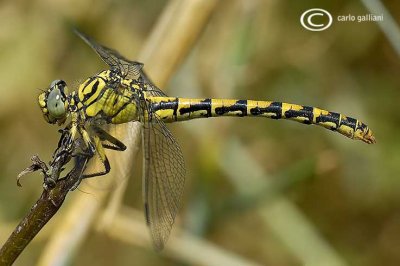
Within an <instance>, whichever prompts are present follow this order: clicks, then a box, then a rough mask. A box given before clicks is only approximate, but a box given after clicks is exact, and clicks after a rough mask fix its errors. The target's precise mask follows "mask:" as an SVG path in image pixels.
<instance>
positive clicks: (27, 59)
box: [0, 0, 400, 265]
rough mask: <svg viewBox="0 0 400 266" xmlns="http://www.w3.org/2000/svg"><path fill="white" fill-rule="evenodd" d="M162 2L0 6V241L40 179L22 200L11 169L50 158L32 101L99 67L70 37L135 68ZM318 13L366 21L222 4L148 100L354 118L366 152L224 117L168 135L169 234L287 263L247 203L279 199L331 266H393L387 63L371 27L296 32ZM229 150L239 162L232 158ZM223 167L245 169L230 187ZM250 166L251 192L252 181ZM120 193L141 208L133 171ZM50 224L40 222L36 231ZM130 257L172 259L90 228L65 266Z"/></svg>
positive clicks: (393, 61) (343, 10)
mask: <svg viewBox="0 0 400 266" xmlns="http://www.w3.org/2000/svg"><path fill="white" fill-rule="evenodd" d="M166 3H167V1H160V0H158V1H156V0H151V1H143V0H141V1H118V2H117V1H114V2H113V1H76V0H73V1H49V0H41V1H34V2H32V1H23V0H21V1H6V2H1V3H0V24H1V25H2V27H1V29H0V62H1V64H0V80H1V82H2V86H0V93H1V98H0V141H1V144H2V145H1V146H2V149H0V173H1V174H0V243H3V242H4V241H5V239H6V238H7V236H8V235H9V233H10V232H11V231H12V230H13V227H14V226H15V225H16V224H17V222H18V221H19V219H20V218H21V217H23V215H24V214H25V213H26V212H27V211H28V210H29V208H30V206H31V205H32V204H33V203H34V202H35V201H36V199H37V197H38V196H39V195H40V191H41V181H42V179H41V177H40V176H39V175H36V176H35V175H32V176H29V177H28V178H26V179H25V180H23V188H22V189H21V188H19V187H17V186H16V184H15V177H16V175H17V173H18V172H20V171H21V170H22V169H24V168H25V167H26V166H27V165H29V164H30V161H29V158H30V156H31V155H33V154H39V155H40V156H41V158H43V159H44V158H47V159H48V160H50V156H51V153H52V151H53V150H54V148H55V146H56V144H57V141H58V137H59V134H58V133H57V129H56V127H55V126H51V125H47V124H46V123H45V122H44V120H43V119H42V116H41V113H40V110H39V108H38V107H37V103H36V98H37V95H38V94H39V90H38V89H44V88H46V87H47V86H48V85H49V84H50V82H51V81H52V80H54V79H59V78H62V79H64V80H66V81H67V83H68V84H69V87H70V88H71V89H75V88H76V87H77V85H78V84H79V82H81V81H83V80H84V79H85V78H87V77H88V76H89V75H92V74H93V73H96V72H98V71H100V70H102V69H103V68H104V67H105V66H104V65H103V63H102V62H101V61H100V60H99V58H98V57H97V55H96V54H94V53H93V52H92V51H91V50H90V49H89V48H88V47H87V46H86V45H85V44H84V43H83V42H82V41H81V40H80V39H79V38H78V37H77V36H75V35H74V34H73V33H72V31H71V26H75V27H78V28H79V29H81V30H82V31H84V32H86V33H88V34H90V35H92V36H94V37H95V38H96V39H98V40H99V41H101V43H104V44H106V45H107V46H110V47H113V48H115V49H117V50H118V51H120V52H121V53H122V54H124V55H126V56H127V57H128V58H132V59H135V58H136V57H135V55H137V53H138V51H139V50H140V47H141V46H142V45H143V44H144V42H145V40H146V37H147V36H148V33H149V32H150V31H151V29H152V26H153V25H154V24H155V22H156V21H157V18H158V17H159V15H160V13H161V12H162V10H163V7H164V6H165V5H166ZM383 4H385V5H387V8H388V9H389V11H390V12H391V13H392V14H393V15H395V14H399V11H400V4H399V3H397V2H394V1H384V2H383ZM316 6H317V7H321V8H324V9H326V10H328V11H329V12H330V13H331V14H333V15H342V14H344V15H346V14H354V15H361V14H366V13H368V11H367V10H366V9H365V7H364V6H363V5H362V3H361V2H359V1H344V0H341V1H335V2H334V3H333V2H332V3H323V4H322V3H320V2H319V1H312V0H309V1H302V2H294V1H273V0H271V1H256V0H252V1H244V0H234V1H221V3H220V4H219V6H218V9H217V10H216V11H215V13H214V14H213V16H212V18H211V19H210V21H209V24H208V25H207V27H206V29H205V31H204V32H203V34H202V36H201V38H200V40H199V41H198V44H197V45H196V47H195V49H193V51H192V52H191V54H190V56H189V57H188V58H187V59H186V60H185V62H184V64H183V65H182V67H181V68H180V70H179V72H178V73H177V74H176V75H175V77H174V78H173V79H172V80H171V81H170V83H169V85H168V86H167V87H166V88H162V89H164V90H165V91H166V92H167V93H168V94H170V95H174V96H182V97H219V98H221V97H226V98H244V99H260V100H263V99H264V100H275V101H285V102H291V103H298V104H304V105H311V106H317V107H323V108H325V109H328V110H332V111H337V112H341V113H344V114H347V115H350V116H352V117H356V118H359V119H360V120H362V121H364V122H366V123H367V124H368V125H369V126H370V127H371V128H372V130H373V131H374V132H375V134H376V138H377V144H376V145H372V146H371V145H365V144H363V143H361V142H356V141H351V140H349V139H347V138H344V137H342V136H340V135H339V134H336V133H332V132H329V131H327V130H322V129H320V128H316V127H307V126H303V125H300V124H297V123H291V122H286V121H272V120H266V119H239V118H222V119H214V120H213V119H209V120H204V121H198V120H197V121H190V122H184V123H182V124H176V125H171V127H170V128H172V130H173V132H174V134H175V135H176V137H177V139H178V141H179V143H180V144H181V146H182V149H183V152H184V155H185V157H186V165H187V180H188V181H187V184H188V185H187V187H186V195H185V199H184V204H183V205H184V207H183V210H182V211H181V212H180V217H179V220H180V221H179V225H182V227H183V228H184V229H185V230H188V231H190V232H191V233H193V234H196V235H199V236H200V237H202V238H205V239H208V240H210V241H211V242H213V243H215V244H217V245H219V246H220V247H223V248H225V249H227V250H230V251H232V252H234V253H236V254H238V255H240V256H243V257H245V258H248V259H250V260H251V261H254V262H257V263H260V264H268V265H298V264H300V261H299V259H298V258H297V257H296V256H295V255H293V254H292V253H291V252H290V251H289V250H290V249H288V247H287V246H286V245H285V244H283V242H282V241H281V239H280V238H279V234H278V235H277V234H276V232H275V231H274V229H273V228H271V227H270V226H268V222H265V220H264V219H263V218H261V215H260V212H259V210H260V206H264V205H265V204H267V205H268V204H272V203H273V202H274V200H275V199H276V198H277V197H281V196H283V197H285V198H286V199H288V200H289V201H290V202H291V203H292V204H293V205H294V206H296V207H297V208H298V209H299V210H300V211H301V214H302V215H303V217H304V219H307V221H308V223H310V224H311V225H312V227H313V230H314V231H316V232H318V234H319V236H320V237H321V239H323V242H324V243H326V244H327V245H328V246H329V247H330V248H331V249H332V250H334V251H335V254H337V256H338V257H339V258H340V259H341V260H342V261H344V262H346V263H348V264H350V265H399V264H400V253H399V252H398V250H399V248H400V212H399V211H400V193H398V191H399V187H400V179H399V178H398V173H399V172H400V152H399V150H400V141H398V139H399V137H398V136H399V134H400V127H399V125H398V124H399V122H400V113H399V112H397V109H398V108H397V107H398V106H397V104H398V103H397V100H396V99H399V98H400V91H399V90H398V88H399V84H400V76H399V75H398V72H399V70H400V63H399V62H400V61H399V55H397V54H396V53H395V52H394V50H393V48H392V46H391V44H390V43H389V42H388V41H387V39H386V38H385V36H384V34H383V33H382V31H381V30H380V29H379V27H378V26H377V25H376V24H375V23H373V22H365V23H356V22H347V23H345V22H343V23H337V22H336V23H334V24H333V25H332V27H331V28H329V29H328V30H326V31H323V32H310V31H306V30H305V29H303V28H302V27H301V25H300V23H299V17H300V15H301V13H302V12H303V11H304V10H306V9H309V8H313V7H316ZM394 19H395V20H396V19H397V20H399V18H398V17H394ZM144 63H146V62H144ZM159 63H160V64H168V62H159ZM238 151H240V153H238V154H243V157H240V156H239V157H234V156H231V153H235V152H236V153H237V152H238ZM120 156H123V154H121V155H120ZM249 158H250V160H248V159H249ZM47 159H46V160H47ZM257 167H258V168H257ZM230 168H231V169H249V171H246V170H243V172H240V174H241V177H238V178H241V179H240V180H239V181H238V180H235V179H234V177H233V176H234V175H235V174H238V173H239V171H240V170H232V171H234V172H233V173H230V172H229V169H230ZM256 168H257V171H256V174H257V173H258V174H260V175H261V177H262V178H261V179H262V180H261V181H260V178H258V179H257V180H258V181H257V182H260V183H252V181H251V180H253V176H252V175H253V172H252V169H256ZM232 171H231V172H232ZM256 174H255V175H256ZM101 178H107V177H101ZM247 180H249V181H247ZM264 181H265V182H267V183H265V182H264ZM131 182H132V183H135V184H132V186H133V187H135V188H136V190H131V192H128V193H127V196H126V202H127V204H130V205H135V206H141V202H140V200H141V199H140V190H139V189H138V187H139V186H140V176H139V175H137V176H136V177H135V178H133V180H132V181H131ZM238 184H240V186H238ZM260 184H261V185H260ZM246 186H248V187H246ZM73 193H84V192H80V191H75V192H73ZM89 196H90V195H89ZM66 204H68V202H66ZM58 215H59V216H61V215H62V210H61V212H60V213H59V214H58ZM57 218H58V217H56V220H57ZM58 219H60V218H58ZM61 219H62V218H61ZM288 219H289V217H288ZM58 222H60V221H58ZM53 229H54V226H53V227H52V223H50V224H49V227H48V228H46V230H47V231H48V232H47V234H51V230H53ZM46 230H45V231H46ZM132 237H135V236H133V235H132ZM45 239H46V232H43V237H41V238H39V239H38V240H37V241H34V242H33V243H32V244H31V245H30V246H28V248H27V249H26V250H25V251H24V253H23V254H22V256H21V257H20V258H19V260H18V261H17V264H16V265H27V263H29V262H32V261H35V260H36V259H37V258H38V257H39V256H40V252H41V249H42V247H43V246H44V245H45V243H46V241H45ZM301 241H302V242H303V245H308V243H309V240H308V239H301ZM133 262H135V263H136V264H137V265H155V264H157V265H177V264H178V263H179V261H175V260H171V259H166V258H164V257H163V256H162V255H161V256H160V255H158V254H156V253H154V252H153V251H151V250H147V249H143V248H140V247H135V246H128V245H125V244H123V243H121V242H119V241H118V240H114V239H111V240H110V239H109V238H108V237H107V236H104V235H101V234H96V233H94V232H93V234H91V235H90V237H89V239H88V240H87V241H86V242H85V243H84V246H83V247H82V249H81V250H80V251H79V252H78V254H77V255H76V257H75V261H74V265H87V264H88V263H90V264H96V265H110V264H111V263H112V264H115V265H132V263H133ZM321 265H323V264H321Z"/></svg>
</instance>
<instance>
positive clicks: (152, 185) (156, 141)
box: [142, 114, 185, 250]
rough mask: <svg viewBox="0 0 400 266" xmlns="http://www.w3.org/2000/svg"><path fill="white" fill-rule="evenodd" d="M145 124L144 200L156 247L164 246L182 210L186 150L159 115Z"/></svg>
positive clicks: (154, 115) (147, 219)
mask: <svg viewBox="0 0 400 266" xmlns="http://www.w3.org/2000/svg"><path fill="white" fill-rule="evenodd" d="M150 116H151V117H149V119H148V120H146V121H145V122H144V123H143V131H142V138H143V139H142V141H143V156H144V166H143V199H144V207H145V214H146V222H147V224H148V226H149V227H150V232H151V235H152V239H153V243H154V246H155V248H156V249H157V250H161V249H163V247H164V244H165V242H166V241H167V240H168V237H169V234H170V232H171V229H172V225H173V223H174V220H175V216H176V214H177V212H178V210H179V207H180V202H181V197H182V194H183V190H184V185H185V162H184V158H183V155H182V151H181V149H180V147H179V145H178V143H177V142H176V140H175V139H174V137H173V136H172V134H171V132H170V131H169V130H168V128H167V127H166V125H165V124H164V122H162V121H161V120H160V119H159V118H158V117H157V115H156V114H153V115H150Z"/></svg>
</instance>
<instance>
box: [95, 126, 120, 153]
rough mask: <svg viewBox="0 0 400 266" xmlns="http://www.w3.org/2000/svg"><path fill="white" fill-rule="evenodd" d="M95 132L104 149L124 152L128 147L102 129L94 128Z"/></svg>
mask: <svg viewBox="0 0 400 266" xmlns="http://www.w3.org/2000/svg"><path fill="white" fill-rule="evenodd" d="M93 130H94V131H95V132H96V134H97V136H99V138H100V140H101V141H103V147H104V148H106V149H109V150H116V151H124V150H126V146H125V144H124V143H122V142H121V141H120V140H118V139H117V138H115V137H113V136H111V135H110V134H108V133H107V132H106V131H105V130H103V129H102V128H100V127H96V126H94V127H93Z"/></svg>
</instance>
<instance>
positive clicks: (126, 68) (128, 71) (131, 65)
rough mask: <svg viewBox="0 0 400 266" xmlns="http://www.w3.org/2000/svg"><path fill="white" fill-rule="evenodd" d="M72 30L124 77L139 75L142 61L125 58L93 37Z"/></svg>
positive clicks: (133, 77)
mask: <svg viewBox="0 0 400 266" xmlns="http://www.w3.org/2000/svg"><path fill="white" fill-rule="evenodd" d="M74 31H75V33H76V34H77V35H78V36H79V37H80V38H81V39H82V40H84V41H85V42H86V43H87V44H88V45H89V46H90V47H92V49H93V50H95V51H96V53H97V54H98V55H99V56H100V57H101V59H103V61H104V62H105V63H106V64H107V65H109V66H110V67H111V68H113V69H118V70H119V71H120V73H121V74H122V75H123V76H124V77H125V78H130V79H137V78H138V77H139V76H140V74H141V69H142V68H143V64H142V63H139V62H136V61H131V60H129V59H126V58H125V57H123V56H122V55H121V54H120V53H119V52H117V51H115V50H113V49H111V48H108V47H106V46H103V45H101V44H99V43H97V42H96V41H95V40H94V39H93V38H91V37H89V36H87V35H86V34H84V33H82V32H80V31H78V30H77V29H75V30H74Z"/></svg>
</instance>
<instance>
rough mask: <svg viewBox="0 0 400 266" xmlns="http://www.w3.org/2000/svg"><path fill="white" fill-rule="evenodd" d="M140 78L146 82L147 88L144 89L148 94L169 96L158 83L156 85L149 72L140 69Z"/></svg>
mask: <svg viewBox="0 0 400 266" xmlns="http://www.w3.org/2000/svg"><path fill="white" fill-rule="evenodd" d="M140 80H141V81H142V82H143V83H144V84H146V86H145V89H144V91H145V93H146V96H162V97H167V94H165V93H164V92H163V91H162V90H160V89H159V88H158V87H157V86H156V85H154V83H153V82H152V81H151V79H150V78H149V77H148V76H147V74H146V73H145V72H144V71H143V70H141V71H140Z"/></svg>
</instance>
